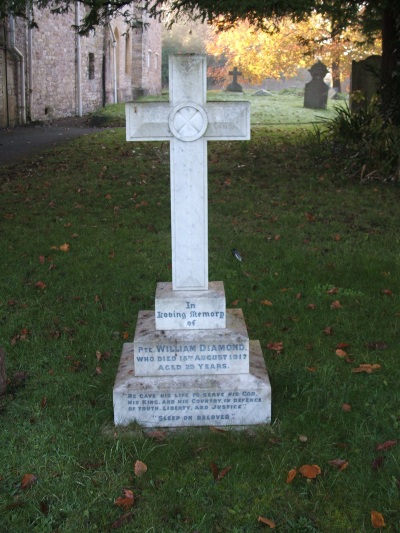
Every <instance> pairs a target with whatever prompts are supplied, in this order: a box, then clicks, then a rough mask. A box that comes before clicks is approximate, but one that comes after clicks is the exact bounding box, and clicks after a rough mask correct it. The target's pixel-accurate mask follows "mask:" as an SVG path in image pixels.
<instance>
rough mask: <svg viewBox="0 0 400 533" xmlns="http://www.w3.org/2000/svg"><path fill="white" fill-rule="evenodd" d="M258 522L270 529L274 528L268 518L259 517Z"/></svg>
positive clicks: (273, 523) (273, 524)
mask: <svg viewBox="0 0 400 533" xmlns="http://www.w3.org/2000/svg"><path fill="white" fill-rule="evenodd" d="M258 521H259V522H261V523H262V524H265V525H267V526H269V527H270V528H271V529H275V528H276V525H275V522H273V521H272V520H269V519H268V518H264V517H263V516H259V517H258Z"/></svg>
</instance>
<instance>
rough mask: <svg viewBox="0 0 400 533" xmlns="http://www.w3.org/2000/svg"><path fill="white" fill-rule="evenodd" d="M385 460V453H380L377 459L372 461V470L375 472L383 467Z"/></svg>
mask: <svg viewBox="0 0 400 533" xmlns="http://www.w3.org/2000/svg"><path fill="white" fill-rule="evenodd" d="M384 462H385V457H384V456H383V455H379V456H378V457H377V458H376V459H374V460H373V461H372V470H374V471H375V472H376V471H377V470H379V469H380V468H382V466H383V463H384Z"/></svg>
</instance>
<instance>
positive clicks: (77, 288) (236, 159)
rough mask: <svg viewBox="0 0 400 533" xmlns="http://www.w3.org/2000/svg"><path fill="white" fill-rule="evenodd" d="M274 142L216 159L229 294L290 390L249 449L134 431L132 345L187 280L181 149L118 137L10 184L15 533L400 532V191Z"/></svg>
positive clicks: (225, 439) (215, 249)
mask: <svg viewBox="0 0 400 533" xmlns="http://www.w3.org/2000/svg"><path fill="white" fill-rule="evenodd" d="M277 105H278V104H277ZM282 109H283V108H282ZM108 111H109V112H110V113H111V112H112V110H111V109H109V110H108ZM298 112H299V113H300V110H299V111H298ZM271 116H275V115H271ZM293 116H294V115H293V112H292V111H288V114H287V116H284V111H282V112H281V114H280V116H279V118H280V120H281V121H282V123H292V122H293V120H292V118H293ZM262 118H264V117H262ZM268 122H270V123H272V122H273V120H272V119H271V120H270V119H268ZM256 123H258V124H260V123H262V124H264V123H265V122H264V121H263V120H261V119H258V118H257V117H255V116H254V115H253V131H252V140H251V141H248V142H231V143H230V142H214V143H210V144H209V248H210V276H209V278H210V280H222V281H223V282H224V284H225V291H226V297H227V305H228V307H238V308H242V309H243V312H244V316H245V319H246V323H247V326H248V330H249V336H250V338H251V339H258V340H260V342H261V346H262V349H263V353H264V356H265V360H266V363H267V367H268V370H269V374H270V379H271V384H272V395H273V398H272V410H273V420H272V424H271V425H270V426H267V427H260V428H249V429H247V430H245V431H241V432H239V431H236V430H228V431H223V432H221V431H215V428H204V429H191V430H187V431H183V432H149V431H146V430H142V429H141V428H140V427H136V426H134V427H129V428H115V427H114V426H113V411H112V388H113V382H114V379H115V375H116V371H117V367H118V362H119V358H120V354H121V349H122V344H123V342H126V340H127V339H128V340H130V339H132V338H133V334H134V330H135V323H136V317H137V313H138V311H139V310H144V309H152V308H154V295H155V288H156V283H157V282H158V281H169V280H170V279H171V270H170V263H171V246H170V230H169V228H170V216H169V156H168V146H167V144H166V143H127V142H126V141H125V139H124V131H123V130H120V129H107V130H104V131H100V132H99V133H97V134H94V135H92V136H85V137H82V138H80V139H78V140H75V141H73V142H71V143H70V144H68V145H64V146H62V147H59V148H55V149H52V150H50V151H47V152H46V153H45V154H41V155H40V156H38V157H37V158H36V159H35V160H33V161H32V162H31V163H29V164H25V165H17V166H14V167H9V168H0V187H1V204H2V209H1V215H0V231H1V235H2V240H1V242H2V250H3V254H2V261H1V270H2V276H1V278H0V321H1V339H0V346H2V347H3V349H4V351H5V353H6V363H7V375H8V378H9V383H8V386H7V392H6V394H5V395H3V396H2V397H0V427H1V431H0V517H1V518H0V532H1V533H28V532H37V533H47V532H59V533H61V532H62V533H86V532H94V531H96V532H105V531H109V530H113V529H117V530H118V531H121V532H138V533H144V532H149V533H150V532H152V533H172V532H187V533H189V532H191V533H195V532H201V533H225V532H226V533H228V532H229V533H232V532H236V533H239V532H240V533H241V532H259V531H269V530H270V525H273V524H272V522H271V523H270V525H268V523H263V522H262V521H259V520H258V518H259V517H263V518H265V519H268V520H270V521H273V522H274V524H275V525H276V530H277V531H282V532H286V531H291V532H319V533H330V532H351V533H359V532H372V531H375V530H376V529H379V526H382V523H381V522H380V521H379V520H380V519H381V516H380V515H379V514H375V515H373V517H374V518H373V521H372V520H371V512H373V511H376V512H377V513H380V514H381V515H382V519H383V520H384V521H385V524H386V528H385V531H388V532H399V531H400V500H399V485H400V467H399V462H400V454H399V450H400V442H398V443H397V440H398V438H399V426H400V401H399V400H400V392H399V386H398V383H399V380H400V371H399V368H398V353H399V337H400V301H399V297H400V278H399V266H400V259H399V257H400V256H399V242H400V238H399V230H398V228H399V227H400V211H399V208H398V206H399V201H400V189H399V186H398V185H396V184H383V183H380V182H376V183H363V184H360V183H359V182H357V181H350V180H347V179H345V178H344V177H342V176H341V175H340V173H339V170H338V168H339V167H338V162H337V161H335V160H333V159H329V158H326V157H321V154H318V152H317V151H316V150H315V149H314V148H312V147H310V145H309V143H308V141H307V134H306V133H305V131H304V129H303V127H302V126H278V127H277V126H273V125H270V126H261V125H257V124H256ZM339 163H340V162H339ZM232 248H237V249H238V250H239V251H240V253H241V255H242V257H243V261H242V262H241V263H240V262H238V261H237V260H236V259H235V258H234V256H233V255H232V252H231V250H232ZM266 301H269V302H270V303H271V304H272V305H266ZM277 343H282V344H281V345H280V349H279V350H277V349H276V348H277ZM360 365H366V366H360ZM138 460H139V461H142V462H143V463H145V464H146V465H147V472H146V473H144V474H143V475H140V476H138V475H136V473H135V468H134V467H135V463H136V461H138ZM211 463H214V464H215V465H216V466H217V467H218V469H219V470H224V469H225V468H228V467H231V468H230V470H229V471H226V475H224V476H223V477H222V478H221V479H220V480H219V481H215V480H214V476H213V471H212V468H211V467H210V464H211ZM304 465H318V467H319V469H320V473H319V474H318V475H316V477H315V478H313V479H308V478H306V477H304V476H303V475H302V474H301V473H300V471H299V469H301V467H303V466H304ZM294 469H296V472H297V475H296V476H295V477H294V479H293V480H292V481H291V482H290V483H288V475H289V472H290V471H292V475H293V474H294ZM306 470H307V469H306ZM308 470H310V469H308ZM317 471H318V469H317V468H314V469H313V472H314V473H315V474H316V472H317ZM305 473H306V472H305ZM126 490H127V491H132V492H124V491H126ZM132 494H133V499H134V501H133V505H131V504H132V498H131V495H132ZM118 498H122V500H121V499H120V500H117V499H118ZM116 501H117V503H122V504H123V505H125V506H126V508H124V507H123V506H122V507H121V505H116V504H115V502H116Z"/></svg>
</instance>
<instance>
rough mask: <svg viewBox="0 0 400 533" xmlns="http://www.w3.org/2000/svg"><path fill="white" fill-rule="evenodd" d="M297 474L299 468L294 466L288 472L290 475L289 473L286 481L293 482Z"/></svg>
mask: <svg viewBox="0 0 400 533" xmlns="http://www.w3.org/2000/svg"><path fill="white" fill-rule="evenodd" d="M296 476H297V470H296V469H295V468H292V469H291V470H289V472H288V475H287V478H286V483H291V482H292V481H293V480H294V478H295V477H296Z"/></svg>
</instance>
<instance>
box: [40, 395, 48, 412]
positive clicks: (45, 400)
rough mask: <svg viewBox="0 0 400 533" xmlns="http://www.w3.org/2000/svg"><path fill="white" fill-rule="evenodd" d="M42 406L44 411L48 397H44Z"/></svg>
mask: <svg viewBox="0 0 400 533" xmlns="http://www.w3.org/2000/svg"><path fill="white" fill-rule="evenodd" d="M40 405H41V407H42V409H44V408H45V407H46V405H47V398H46V396H43V398H42V401H41V402H40Z"/></svg>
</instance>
